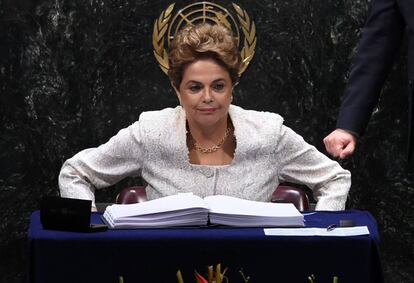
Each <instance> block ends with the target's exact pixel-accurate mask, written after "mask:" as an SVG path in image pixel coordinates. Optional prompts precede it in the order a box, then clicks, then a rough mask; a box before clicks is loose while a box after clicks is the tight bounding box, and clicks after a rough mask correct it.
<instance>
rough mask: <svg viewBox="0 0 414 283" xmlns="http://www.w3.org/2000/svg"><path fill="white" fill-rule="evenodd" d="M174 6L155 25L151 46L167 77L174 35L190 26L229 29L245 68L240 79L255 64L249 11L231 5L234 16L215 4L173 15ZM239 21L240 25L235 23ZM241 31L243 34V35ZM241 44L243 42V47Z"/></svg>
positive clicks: (198, 4)
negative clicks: (202, 24) (253, 62)
mask: <svg viewBox="0 0 414 283" xmlns="http://www.w3.org/2000/svg"><path fill="white" fill-rule="evenodd" d="M174 8H176V7H175V3H173V4H171V5H169V6H168V8H167V9H165V10H164V11H162V13H161V14H160V16H159V17H158V19H157V20H156V21H155V23H154V30H153V34H152V45H153V47H154V56H155V58H156V59H157V62H158V64H159V66H160V68H161V69H162V71H163V72H164V73H166V74H167V73H168V68H169V67H168V53H167V49H168V46H169V44H170V43H171V41H172V40H173V39H174V36H175V34H176V33H177V32H178V31H179V30H180V29H181V28H183V27H184V26H186V25H187V24H197V23H205V22H207V23H210V24H221V25H224V26H225V27H227V28H228V29H230V30H231V31H232V33H233V36H234V37H235V38H236V39H237V44H238V46H239V48H241V50H240V53H241V57H242V65H241V68H240V72H239V75H241V74H242V73H243V72H244V71H245V70H246V68H247V66H248V65H249V63H250V61H251V60H252V58H253V56H254V53H255V50H256V42H257V40H256V26H255V24H254V22H253V21H252V20H250V17H249V15H248V14H247V12H246V10H244V9H242V8H241V7H240V6H238V5H236V4H234V3H232V8H233V10H234V11H233V14H232V13H231V12H230V11H229V10H227V9H226V8H224V7H223V6H220V5H218V4H215V3H211V2H196V3H193V4H190V5H187V6H185V7H184V8H182V9H180V10H179V11H178V12H176V13H175V14H173V11H174ZM235 18H237V21H236V20H235ZM240 31H241V32H240ZM240 42H243V45H242V46H241V44H240Z"/></svg>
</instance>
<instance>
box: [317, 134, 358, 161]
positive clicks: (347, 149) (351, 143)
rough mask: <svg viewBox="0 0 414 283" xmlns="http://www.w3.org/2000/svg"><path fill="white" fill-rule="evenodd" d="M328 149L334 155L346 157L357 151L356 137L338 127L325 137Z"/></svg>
mask: <svg viewBox="0 0 414 283" xmlns="http://www.w3.org/2000/svg"><path fill="white" fill-rule="evenodd" d="M323 143H324V144H325V148H326V151H327V152H328V153H329V154H330V155H332V156H333V157H339V158H340V159H345V158H347V157H349V156H351V155H352V154H353V153H354V151H355V146H356V143H357V139H356V137H355V136H354V135H353V134H351V133H349V132H347V131H345V130H341V129H336V130H335V131H333V132H332V133H330V134H329V135H328V136H326V137H325V138H324V139H323Z"/></svg>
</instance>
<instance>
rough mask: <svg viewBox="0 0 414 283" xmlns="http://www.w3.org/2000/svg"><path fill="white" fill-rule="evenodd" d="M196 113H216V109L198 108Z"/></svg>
mask: <svg viewBox="0 0 414 283" xmlns="http://www.w3.org/2000/svg"><path fill="white" fill-rule="evenodd" d="M198 111H200V112H203V113H212V112H214V111H216V108H198Z"/></svg>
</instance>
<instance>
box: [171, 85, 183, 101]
mask: <svg viewBox="0 0 414 283" xmlns="http://www.w3.org/2000/svg"><path fill="white" fill-rule="evenodd" d="M171 86H172V88H173V89H174V91H175V94H176V95H177V98H178V101H179V102H180V105H183V104H182V103H181V97H180V92H179V91H178V89H177V88H176V87H175V85H174V83H173V82H171Z"/></svg>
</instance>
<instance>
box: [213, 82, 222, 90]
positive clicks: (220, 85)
mask: <svg viewBox="0 0 414 283" xmlns="http://www.w3.org/2000/svg"><path fill="white" fill-rule="evenodd" d="M213 88H214V89H215V90H223V89H224V84H222V83H219V84H214V85H213Z"/></svg>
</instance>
